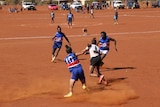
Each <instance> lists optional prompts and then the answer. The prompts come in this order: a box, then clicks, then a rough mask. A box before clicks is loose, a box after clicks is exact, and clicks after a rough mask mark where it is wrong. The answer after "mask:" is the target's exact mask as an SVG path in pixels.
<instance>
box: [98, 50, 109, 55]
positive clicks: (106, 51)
mask: <svg viewBox="0 0 160 107" xmlns="http://www.w3.org/2000/svg"><path fill="white" fill-rule="evenodd" d="M100 52H101V53H103V54H105V55H106V54H108V52H109V50H100Z"/></svg>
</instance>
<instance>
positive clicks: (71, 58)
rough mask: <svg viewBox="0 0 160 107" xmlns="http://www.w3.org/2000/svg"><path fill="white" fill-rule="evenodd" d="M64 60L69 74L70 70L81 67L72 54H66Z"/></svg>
mask: <svg viewBox="0 0 160 107" xmlns="http://www.w3.org/2000/svg"><path fill="white" fill-rule="evenodd" d="M64 60H65V63H66V64H67V66H68V69H69V70H70V72H71V71H72V69H74V68H76V67H81V64H80V63H79V60H78V58H77V56H76V55H75V54H74V53H70V54H68V55H67V56H66V58H65V59H64Z"/></svg>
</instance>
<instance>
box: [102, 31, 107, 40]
mask: <svg viewBox="0 0 160 107" xmlns="http://www.w3.org/2000/svg"><path fill="white" fill-rule="evenodd" d="M101 37H102V39H106V37H107V34H106V32H104V31H102V32H101Z"/></svg>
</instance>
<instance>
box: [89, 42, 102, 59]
mask: <svg viewBox="0 0 160 107" xmlns="http://www.w3.org/2000/svg"><path fill="white" fill-rule="evenodd" d="M86 50H89V53H90V58H93V57H96V56H98V55H99V52H100V49H99V47H98V46H97V45H95V44H91V47H86ZM95 51H96V52H95Z"/></svg>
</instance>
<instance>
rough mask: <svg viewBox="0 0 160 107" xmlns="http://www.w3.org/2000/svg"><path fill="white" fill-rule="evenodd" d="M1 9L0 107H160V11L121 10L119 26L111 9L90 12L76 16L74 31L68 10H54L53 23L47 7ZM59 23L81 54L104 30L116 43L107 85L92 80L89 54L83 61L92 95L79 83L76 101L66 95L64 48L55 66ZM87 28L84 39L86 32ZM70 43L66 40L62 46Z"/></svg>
mask: <svg viewBox="0 0 160 107" xmlns="http://www.w3.org/2000/svg"><path fill="white" fill-rule="evenodd" d="M7 9H8V7H7V6H6V7H4V8H3V10H0V20H1V21H0V25H1V26H0V79H1V80H0V92H1V93H0V107H159V106H160V103H159V99H160V90H159V88H160V85H159V81H160V78H159V77H160V72H159V71H160V61H159V59H160V48H159V46H160V24H159V23H160V14H159V12H160V9H158V8H142V9H135V10H132V9H131V10H128V9H124V10H119V24H118V25H114V24H113V14H114V11H113V10H112V9H109V10H101V11H98V10H96V11H95V19H90V18H89V15H88V14H81V13H75V12H74V11H73V14H74V16H75V20H74V22H73V28H72V29H68V27H67V22H66V14H67V11H60V10H59V11H55V15H56V18H55V23H54V24H51V23H50V11H49V10H48V9H47V7H46V6H39V7H37V11H23V12H19V13H9V12H8V11H7ZM57 25H60V26H61V27H62V31H63V32H64V33H65V34H66V35H67V36H68V38H69V40H70V41H71V44H72V48H73V50H74V51H75V52H79V51H81V50H82V49H84V48H85V46H86V44H87V43H89V42H90V41H91V39H92V38H93V37H96V38H97V39H99V34H100V32H101V31H106V32H107V33H108V35H109V36H111V37H113V38H115V39H116V40H117V42H118V44H117V48H118V52H116V51H115V50H114V45H113V43H111V50H110V53H109V54H108V56H107V57H106V58H105V60H104V62H105V64H104V66H103V67H102V68H101V72H102V73H103V74H104V75H105V78H106V79H107V80H108V81H109V86H101V85H97V78H95V77H89V71H88V67H89V55H82V56H80V57H79V59H80V62H81V64H82V65H83V68H84V70H85V76H86V79H87V85H88V88H89V89H90V91H89V92H85V91H84V90H82V87H81V84H80V82H79V81H78V82H77V83H76V84H75V87H74V95H73V97H72V98H63V95H65V94H67V93H68V85H69V79H70V74H69V72H68V69H67V67H66V65H65V63H64V62H63V59H64V57H65V55H66V53H65V48H64V45H63V48H62V50H61V51H60V54H59V56H58V58H57V60H56V62H55V63H51V62H50V60H51V51H52V41H51V37H52V36H53V35H54V34H55V32H56V27H57ZM83 27H86V28H87V29H88V35H87V36H83V33H82V28H83ZM66 43H67V42H66V41H65V40H64V44H66Z"/></svg>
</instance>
